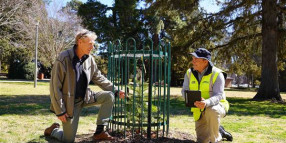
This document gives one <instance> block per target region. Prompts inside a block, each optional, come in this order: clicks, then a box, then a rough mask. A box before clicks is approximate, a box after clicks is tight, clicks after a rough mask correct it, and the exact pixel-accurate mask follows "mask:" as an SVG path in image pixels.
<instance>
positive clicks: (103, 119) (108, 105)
mask: <svg viewBox="0 0 286 143" xmlns="http://www.w3.org/2000/svg"><path fill="white" fill-rule="evenodd" d="M94 98H95V102H94V103H89V104H87V103H85V102H84V101H83V99H75V104H74V116H73V118H68V119H67V122H66V123H62V126H63V130H61V129H58V128H56V129H54V130H53V132H52V134H51V136H52V137H54V138H56V139H58V140H59V141H62V142H65V143H69V142H74V139H75V136H76V132H77V127H78V121H79V116H80V113H81V110H82V108H83V107H87V106H94V105H101V107H100V109H99V113H98V117H97V122H96V123H97V125H105V126H106V125H108V121H109V118H110V116H111V113H112V107H113V104H114V94H113V93H112V92H111V91H101V92H95V93H94Z"/></svg>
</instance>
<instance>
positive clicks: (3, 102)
mask: <svg viewBox="0 0 286 143" xmlns="http://www.w3.org/2000/svg"><path fill="white" fill-rule="evenodd" d="M50 103H51V102H50V97H49V96H48V95H13V96H11V95H0V116H1V115H4V114H18V115H48V114H51V112H50ZM98 109H99V108H98V107H96V106H93V107H88V108H84V109H83V110H82V114H81V116H88V115H94V114H97V113H98Z"/></svg>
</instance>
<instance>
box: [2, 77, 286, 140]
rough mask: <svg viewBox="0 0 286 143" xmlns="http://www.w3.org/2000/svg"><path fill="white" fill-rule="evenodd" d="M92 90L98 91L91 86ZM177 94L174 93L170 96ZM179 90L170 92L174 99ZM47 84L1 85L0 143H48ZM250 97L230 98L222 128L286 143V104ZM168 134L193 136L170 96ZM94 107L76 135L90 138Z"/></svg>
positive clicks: (179, 103)
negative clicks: (181, 133)
mask: <svg viewBox="0 0 286 143" xmlns="http://www.w3.org/2000/svg"><path fill="white" fill-rule="evenodd" d="M91 88H92V89H93V90H96V91H98V90H100V89H99V88H98V87H97V86H94V85H92V86H91ZM172 91H176V92H172ZM179 92H180V88H172V89H171V94H172V95H176V94H177V93H179ZM227 92H229V94H238V93H239V94H240V95H243V94H249V93H250V94H255V92H241V91H227ZM48 94H49V83H48V82H38V85H37V88H34V84H33V82H22V83H18V82H13V83H3V82H0V131H1V133H0V142H11V143H15V142H47V141H46V140H45V137H44V136H43V131H44V129H45V128H46V127H48V126H49V125H51V124H52V123H53V122H55V121H57V122H58V119H57V118H56V117H55V116H54V114H52V113H51V112H49V106H50V99H49V95H48ZM250 99H251V98H250V97H244V98H237V97H235V96H234V97H229V98H228V100H229V102H230V104H231V107H230V111H229V114H228V115H227V116H226V117H225V118H223V119H222V125H223V126H224V127H225V129H226V130H227V131H229V132H231V133H232V135H233V136H234V141H233V142H235V143H241V142H261V143H273V142H275V143H283V142H286V104H277V103H271V102H269V101H263V102H258V101H251V100H250ZM170 105H171V106H170V113H171V114H170V130H172V131H181V132H186V133H189V134H192V135H194V136H195V129H194V127H195V125H194V124H195V123H194V121H193V117H192V114H191V112H190V109H189V108H186V107H185V106H184V101H183V98H181V97H180V96H172V98H171V101H170ZM97 113H98V108H97V107H90V108H84V110H83V112H82V116H81V117H80V122H79V128H78V133H77V134H78V135H82V134H92V133H93V132H94V130H95V128H96V117H97Z"/></svg>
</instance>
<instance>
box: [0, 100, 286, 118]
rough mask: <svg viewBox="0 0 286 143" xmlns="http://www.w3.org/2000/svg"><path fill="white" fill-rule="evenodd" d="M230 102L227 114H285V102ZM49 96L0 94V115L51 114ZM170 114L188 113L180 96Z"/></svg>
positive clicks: (94, 108)
mask: <svg viewBox="0 0 286 143" xmlns="http://www.w3.org/2000/svg"><path fill="white" fill-rule="evenodd" d="M228 101H229V103H230V110H229V112H228V114H229V115H238V116H254V115H266V116H269V117H272V118H280V117H282V116H286V104H285V103H284V104H282V103H273V102H271V101H252V100H250V99H247V98H228ZM49 108H50V97H49V96H48V95H13V96H10V95H1V96H0V109H1V110H0V115H4V114H20V115H48V114H51V112H50V111H49ZM98 110H99V107H98V106H92V107H87V108H83V110H82V113H81V116H89V115H96V114H98ZM170 115H189V116H191V115H192V113H191V112H190V108H188V107H186V106H185V102H184V99H183V98H181V97H171V99H170Z"/></svg>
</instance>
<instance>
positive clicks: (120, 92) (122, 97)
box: [119, 90, 125, 99]
mask: <svg viewBox="0 0 286 143" xmlns="http://www.w3.org/2000/svg"><path fill="white" fill-rule="evenodd" d="M119 98H121V99H124V98H125V92H123V91H121V90H119Z"/></svg>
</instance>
